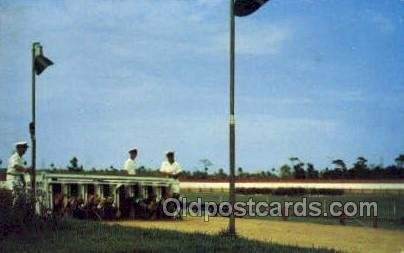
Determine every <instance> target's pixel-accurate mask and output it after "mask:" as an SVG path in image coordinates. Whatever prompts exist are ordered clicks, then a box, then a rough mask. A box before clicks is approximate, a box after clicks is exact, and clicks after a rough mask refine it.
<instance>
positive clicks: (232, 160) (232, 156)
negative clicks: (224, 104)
mask: <svg viewBox="0 0 404 253" xmlns="http://www.w3.org/2000/svg"><path fill="white" fill-rule="evenodd" d="M234 27H235V22H234V0H230V122H229V123H230V124H229V137H230V138H229V165H230V166H229V167H230V175H229V202H230V205H231V207H232V210H231V211H232V212H231V213H230V219H229V231H228V232H229V235H230V236H235V235H236V221H235V217H234V203H235V202H236V196H235V176H234V171H235V166H236V152H235V149H236V133H235V124H236V122H235V118H234V48H235V43H234V37H235V36H234V33H235V28H234Z"/></svg>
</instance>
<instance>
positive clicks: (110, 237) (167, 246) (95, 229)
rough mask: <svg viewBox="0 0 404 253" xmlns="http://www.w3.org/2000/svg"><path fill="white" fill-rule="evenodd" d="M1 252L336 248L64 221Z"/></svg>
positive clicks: (316, 252) (10, 241)
mask: <svg viewBox="0 0 404 253" xmlns="http://www.w3.org/2000/svg"><path fill="white" fill-rule="evenodd" d="M145 222H146V221H145ZM171 222H175V221H171ZM149 223H150V222H149ZM0 252H9V253H12V252H16V253H20V252H38V253H42V252H58V253H63V252H66V253H71V252H75V253H81V252H83V253H84V252H273V253H276V252H280V253H282V252H285V253H286V252H296V253H300V252H301V253H303V252H311V253H320V252H324V253H328V252H337V251H334V250H331V249H313V248H304V247H295V246H283V245H279V244H275V243H265V242H260V241H257V240H249V239H245V238H237V239H232V238H228V237H224V236H221V235H218V234H207V233H185V232H179V231H168V230H160V229H146V228H134V227H125V226H120V225H107V224H102V223H97V222H90V221H78V220H69V221H65V222H64V224H63V225H62V226H60V229H58V230H55V231H48V232H44V233H38V234H36V233H27V234H24V235H18V236H17V235H14V236H10V237H8V238H6V239H5V240H3V241H0Z"/></svg>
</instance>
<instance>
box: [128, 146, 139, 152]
mask: <svg viewBox="0 0 404 253" xmlns="http://www.w3.org/2000/svg"><path fill="white" fill-rule="evenodd" d="M131 152H137V148H136V147H133V148H131V149H129V150H128V153H131Z"/></svg>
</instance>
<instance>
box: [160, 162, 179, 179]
mask: <svg viewBox="0 0 404 253" xmlns="http://www.w3.org/2000/svg"><path fill="white" fill-rule="evenodd" d="M160 172H163V173H167V174H170V175H173V176H174V175H177V174H179V173H181V172H182V169H181V165H180V164H179V163H177V162H173V163H170V162H168V161H164V162H163V163H162V164H161V167H160Z"/></svg>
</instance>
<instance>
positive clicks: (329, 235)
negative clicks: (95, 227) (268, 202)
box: [110, 217, 404, 253]
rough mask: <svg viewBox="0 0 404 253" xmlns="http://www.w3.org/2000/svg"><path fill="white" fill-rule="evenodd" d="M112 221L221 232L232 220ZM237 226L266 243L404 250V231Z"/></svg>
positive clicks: (248, 222) (373, 252) (368, 252)
mask: <svg viewBox="0 0 404 253" xmlns="http://www.w3.org/2000/svg"><path fill="white" fill-rule="evenodd" d="M110 224H119V225H122V226H129V227H140V228H154V229H164V230H175V231H181V232H187V233H193V232H200V233H208V234H217V233H219V232H221V231H223V230H224V229H225V228H226V227H227V225H228V220H227V219H226V218H222V217H211V218H210V220H209V222H204V221H203V218H199V217H186V218H184V220H180V221H175V222H174V221H141V220H135V221H133V220H132V221H118V222H110ZM236 227H237V232H238V234H239V235H240V236H242V237H245V238H247V239H253V240H258V241H263V242H274V243H279V244H284V245H294V246H295V245H297V246H302V247H315V248H318V247H327V248H333V249H336V250H341V251H343V252H359V253H362V252H363V253H380V252H397V253H400V252H404V240H403V238H404V231H400V230H387V229H372V228H363V227H350V226H344V227H342V226H335V225H320V224H309V223H301V222H281V221H268V220H254V219H237V220H236Z"/></svg>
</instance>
